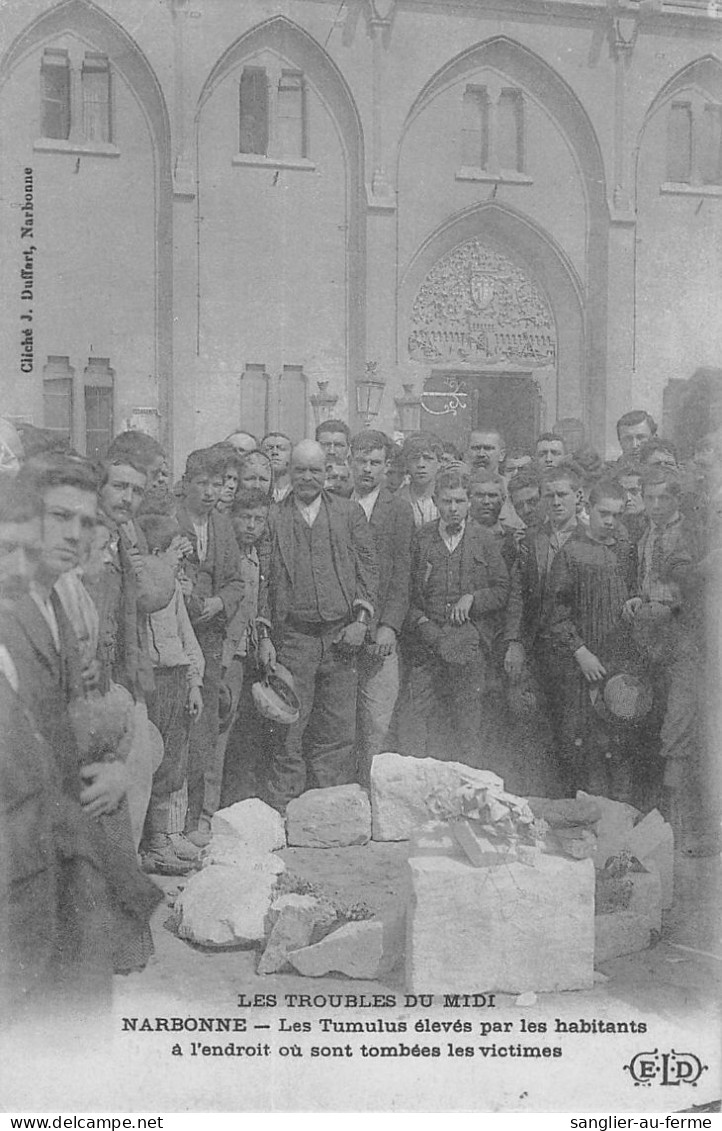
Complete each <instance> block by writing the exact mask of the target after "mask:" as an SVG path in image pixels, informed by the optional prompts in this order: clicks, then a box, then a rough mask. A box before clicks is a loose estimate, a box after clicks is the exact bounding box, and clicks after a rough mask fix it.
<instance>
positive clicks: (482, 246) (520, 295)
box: [399, 204, 588, 446]
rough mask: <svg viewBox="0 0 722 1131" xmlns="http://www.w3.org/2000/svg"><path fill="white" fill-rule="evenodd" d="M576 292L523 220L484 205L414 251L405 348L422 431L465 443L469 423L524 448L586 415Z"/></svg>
mask: <svg viewBox="0 0 722 1131" xmlns="http://www.w3.org/2000/svg"><path fill="white" fill-rule="evenodd" d="M580 294H581V289H580V286H579V282H578V280H577V278H576V276H575V274H574V271H573V269H572V267H571V266H570V264H569V263H568V261H567V260H566V258H565V257H564V256H563V254H562V253H561V251H560V250H559V249H558V248H557V246H556V245H555V244H554V243H553V241H552V240H551V239H549V238H548V237H547V236H546V235H545V233H543V232H541V231H540V230H539V229H538V228H537V227H536V226H535V225H534V224H533V223H532V222H531V221H530V220H529V219H528V218H527V217H524V216H522V215H521V214H520V213H517V212H514V211H513V210H511V209H509V208H508V207H507V206H500V205H498V204H485V205H482V206H481V207H479V206H476V207H474V208H473V209H470V210H468V211H467V212H464V213H462V214H460V215H457V216H455V217H452V218H451V220H450V221H448V222H447V223H446V224H445V225H444V226H443V227H442V228H441V229H440V230H439V231H438V232H436V233H435V234H434V235H433V236H432V237H431V238H430V239H429V240H427V241H426V242H425V243H424V245H423V246H422V247H421V248H420V249H419V251H418V252H417V254H416V256H415V257H414V259H413V261H412V263H411V265H410V267H409V270H408V271H407V273H406V275H405V277H404V279H403V281H402V284H401V290H400V314H401V326H403V328H404V329H403V334H404V337H403V338H402V339H401V340H400V342H399V353H400V357H401V358H403V359H404V362H405V366H406V367H407V371H408V372H409V375H410V376H411V375H413V377H414V378H415V379H416V381H417V382H419V384H420V386H421V391H422V412H421V417H422V428H424V429H430V430H433V431H436V432H438V433H439V434H441V435H443V436H444V437H445V438H448V439H453V440H454V441H455V442H456V443H461V444H462V445H463V444H465V442H466V439H467V437H468V434H469V432H470V431H471V428H472V427H477V426H479V425H484V424H489V425H494V426H496V427H498V428H499V429H500V430H502V431H504V434H505V438H506V439H507V443H508V445H509V446H519V445H528V444H529V443H531V441H532V440H533V438H534V436H535V435H536V434H538V432H539V430H540V429H545V428H550V427H551V426H552V425H553V424H554V422H555V421H556V420H557V419H558V418H559V417H560V416H573V417H578V418H581V419H584V418H585V417H586V416H587V409H588V404H587V395H586V381H585V378H584V357H585V335H584V318H583V309H582V302H581V298H580Z"/></svg>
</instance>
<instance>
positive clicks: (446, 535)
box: [439, 518, 466, 554]
mask: <svg viewBox="0 0 722 1131" xmlns="http://www.w3.org/2000/svg"><path fill="white" fill-rule="evenodd" d="M465 530H466V519H464V521H463V522H462V524H461V529H460V530H458V531H455V532H454V533H452V532H451V531H450V530H449V528H448V527H447V525H446V523H445V522H444V520H443V519H441V518H440V519H439V534H440V535H441V539H442V541H443V543H444V545H445V546H446V549H447V550H448V551H449V553H450V554H453V552H454V550H455V549H456V547H457V546H458V545H459V542H460V541H461V539H462V538H463V537H464V531H465Z"/></svg>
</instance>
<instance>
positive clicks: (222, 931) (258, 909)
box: [175, 867, 276, 946]
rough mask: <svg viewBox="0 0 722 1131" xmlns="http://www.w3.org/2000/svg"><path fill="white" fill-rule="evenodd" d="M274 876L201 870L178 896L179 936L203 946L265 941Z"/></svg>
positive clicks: (240, 870) (233, 870) (248, 871)
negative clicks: (266, 921)
mask: <svg viewBox="0 0 722 1131" xmlns="http://www.w3.org/2000/svg"><path fill="white" fill-rule="evenodd" d="M275 882H276V876H275V875H274V873H273V872H271V871H268V870H262V871H259V870H252V869H245V868H230V867H226V868H204V869H203V870H202V871H200V872H196V874H195V875H193V876H191V878H190V879H189V880H188V883H187V884H186V886H185V888H184V889H183V891H182V892H181V894H180V895H179V896H178V899H177V900H176V904H175V912H176V915H177V918H178V934H179V935H180V937H181V938H183V939H189V940H190V941H191V942H195V943H200V944H202V945H203V946H252V945H253V944H254V943H257V942H259V941H260V940H261V939H263V938H264V937H265V920H266V915H267V914H268V910H269V908H270V906H271V899H272V894H273V887H274V884H275Z"/></svg>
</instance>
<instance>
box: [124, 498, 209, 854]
mask: <svg viewBox="0 0 722 1131" xmlns="http://www.w3.org/2000/svg"><path fill="white" fill-rule="evenodd" d="M138 525H139V526H140V527H141V529H142V530H143V533H144V534H145V537H146V541H147V543H148V549H149V551H150V552H151V554H162V553H163V552H164V550H167V548H168V547H169V546H170V544H171V542H172V541H173V539H174V538H175V537H176V536H177V534H178V531H179V526H178V520H177V519H176V518H175V517H174V516H173V515H170V514H144V515H141V516H140V517H139V518H138ZM179 568H180V565H179ZM148 646H149V650H150V658H151V660H152V663H153V674H154V677H155V691H154V693H153V695H152V696H151V698H150V699H149V702H148V717H149V718H150V720H151V722H153V723H155V725H156V726H157V728H158V730H159V731H160V734H161V737H162V739H163V761H162V762H161V764H160V766H159V767H158V769H157V770H156V771H155V774H154V775H153V785H152V788H151V794H150V803H149V805H148V815H147V817H146V821H145V835H144V841H143V844H142V845H141V855H142V860H143V869H144V871H146V872H156V873H158V874H160V875H165V876H181V875H183V874H184V873H185V872H188V871H190V870H191V868H192V867H193V864H192V861H193V860H194V858H195V857H196V856H197V855H198V852H199V849H198V848H197V847H196V846H195V845H193V844H192V843H191V842H190V841H189V840H187V838H186V837H185V836H183V834H182V833H178V832H175V833H171V832H170V825H169V820H170V805H171V794H172V793H174V792H175V791H176V790H179V789H181V788H182V786H183V783H184V781H185V780H186V774H187V771H188V738H189V733H190V725H191V721H192V720H194V719H198V718H200V716H201V713H202V711H203V698H202V693H201V692H202V687H203V670H204V667H205V663H204V660H203V653H202V651H201V649H200V645H199V644H198V641H197V639H196V635H195V633H194V631H193V627H192V625H191V622H190V618H189V616H188V612H187V610H186V606H185V601H184V599H183V590H182V588H181V584H180V582H179V581H178V580H176V583H175V592H174V594H173V597H172V598H171V600H170V602H169V603H168V604H167V605H166V607H165V608H164V609H160V610H159V611H158V612H156V613H152V614H151V616H150V625H149V630H148Z"/></svg>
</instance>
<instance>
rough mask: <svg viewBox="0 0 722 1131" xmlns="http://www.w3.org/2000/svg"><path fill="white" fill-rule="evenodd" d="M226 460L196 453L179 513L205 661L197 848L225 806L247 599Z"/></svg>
mask: <svg viewBox="0 0 722 1131" xmlns="http://www.w3.org/2000/svg"><path fill="white" fill-rule="evenodd" d="M226 462H227V461H226V458H225V456H223V455H222V454H221V455H219V454H218V453H217V452H214V451H212V450H210V449H201V450H199V451H195V452H191V453H190V455H189V456H188V459H187V460H186V468H185V475H184V476H183V502H182V504H181V505H180V507H179V508H178V521H179V523H180V527H181V533H183V534H185V535H186V536H187V537H188V538H189V539H190V540H191V542H192V544H193V547H194V549H193V552H192V553H191V554H190V555H189V556H188V557H187V558H186V560H185V573H186V576H187V578H188V580H189V581H190V583H191V585H190V592H189V593H188V594H186V605H187V607H188V614H189V616H190V620H191V624H192V625H193V630H194V632H195V634H196V637H197V639H198V643H199V644H200V646H201V650H202V652H203V658H204V660H205V672H204V676H203V714H202V716H201V717H200V718H199V719H196V720H195V722H194V724H193V726H192V727H191V735H190V751H189V759H188V813H187V817H186V833H187V835H188V838H189V839H190V840H191V841H192V842H193V843H194V844H196V845H197V846H198V847H202V846H203V845H205V844H207V843H208V841H209V840H210V827H211V817H212V816H213V814H214V813H215V811H216V810H217V809H218V807H219V804H220V790H221V778H222V774H223V767H222V766H221V765H219V764H218V762H217V760H216V747H217V743H218V701H219V694H220V686H221V669H222V652H223V640H224V637H225V633H226V627H227V625H228V624H229V622H230V621H231V620H232V619H233V617H234V616H235V613H236V610H237V609H238V605H239V603H240V600H241V597H242V596H243V578H242V572H241V559H240V553H239V550H238V544H237V542H236V538H235V535H234V533H233V527H232V526H231V522H230V519H228V518H227V517H226V516H225V515H223V514H221V513H220V511H218V510H216V509H215V507H216V503H217V502H218V499H219V497H220V493H221V490H222V487H223V471H224V468H225V466H226Z"/></svg>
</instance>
